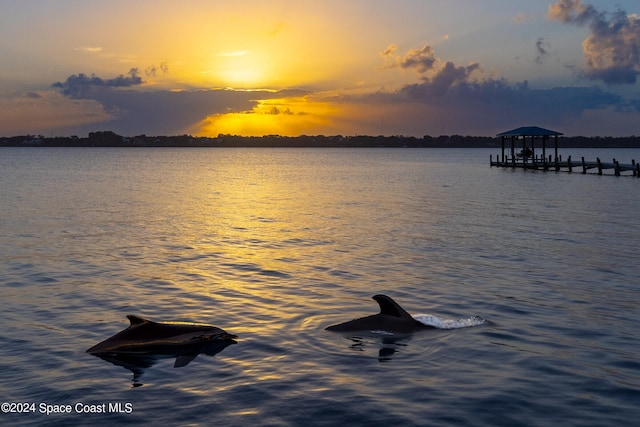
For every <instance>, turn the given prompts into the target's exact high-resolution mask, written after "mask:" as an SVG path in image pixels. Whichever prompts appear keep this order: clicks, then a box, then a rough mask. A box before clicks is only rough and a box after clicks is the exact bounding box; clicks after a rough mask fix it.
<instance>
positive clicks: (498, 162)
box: [489, 155, 640, 178]
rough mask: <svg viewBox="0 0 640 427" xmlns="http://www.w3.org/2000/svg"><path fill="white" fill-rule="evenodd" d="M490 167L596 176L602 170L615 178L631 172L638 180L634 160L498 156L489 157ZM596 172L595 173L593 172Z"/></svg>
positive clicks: (639, 175) (639, 174)
mask: <svg viewBox="0 0 640 427" xmlns="http://www.w3.org/2000/svg"><path fill="white" fill-rule="evenodd" d="M489 163H490V165H491V166H492V167H493V166H497V167H503V168H520V169H532V170H543V171H549V170H553V171H556V172H559V171H564V172H574V171H580V172H582V173H583V174H586V173H588V172H589V171H593V172H592V173H597V174H598V175H603V171H604V170H613V174H614V175H615V176H621V174H622V173H623V172H631V176H634V177H636V178H640V163H637V162H636V161H635V160H631V164H623V163H620V162H619V161H618V160H616V159H613V161H612V162H603V161H601V160H600V158H597V159H596V160H595V161H588V160H585V159H584V157H581V158H580V160H572V159H571V156H569V157H568V158H567V159H566V160H562V156H559V157H557V158H555V159H554V158H552V156H549V157H548V158H546V157H535V156H534V157H518V156H513V157H506V156H505V157H503V158H502V159H501V156H500V155H497V156H496V158H495V159H494V158H493V155H490V156H489ZM595 170H597V172H596V171H595Z"/></svg>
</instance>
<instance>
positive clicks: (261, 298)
mask: <svg viewBox="0 0 640 427" xmlns="http://www.w3.org/2000/svg"><path fill="white" fill-rule="evenodd" d="M577 151H579V152H575V153H566V154H565V156H566V155H568V154H573V155H574V156H581V155H584V156H585V157H586V158H589V159H590V158H595V157H596V156H598V155H599V156H601V157H602V158H603V159H608V158H613V157H615V158H617V159H620V161H623V162H625V163H628V162H630V160H631V159H632V158H635V159H636V160H640V155H639V154H640V153H638V150H609V151H608V152H605V153H602V152H600V151H597V150H577ZM489 154H494V155H495V154H496V152H495V150H484V149H479V150H469V149H467V150H453V149H451V150H439V149H417V150H414V149H356V150H350V149H307V150H303V149H95V148H93V149H91V148H78V149H61V148H50V149H47V148H3V149H1V150H0V200H1V205H0V236H1V239H2V245H1V246H0V260H1V264H0V296H1V300H0V321H1V322H2V323H1V325H2V333H1V334H0V363H1V366H2V369H1V370H0V395H1V397H2V401H3V402H13V403H16V405H14V409H17V407H18V406H17V404H18V403H20V404H22V403H26V404H28V405H27V406H25V407H23V410H25V411H26V412H25V413H15V412H14V413H5V414H2V415H1V419H0V422H1V423H2V424H4V425H42V424H49V425H69V424H73V425H107V424H113V423H127V424H133V425H136V424H148V423H151V422H154V423H159V424H162V425H225V426H242V425H251V424H253V425H273V426H297V425H314V426H315V425H367V426H371V425H403V426H412V425H437V426H446V425H456V426H457V425H465V426H500V425H505V426H506V425H525V426H538V425H545V426H547V425H563V426H584V425H590V426H611V425H633V424H634V423H635V421H636V420H637V419H638V417H640V405H639V403H640V356H639V355H638V354H639V352H638V350H639V349H640V345H639V344H638V343H639V342H640V290H639V287H638V264H639V261H640V255H638V248H639V245H638V235H639V234H640V216H639V215H638V211H639V208H640V197H638V195H639V194H640V180H638V179H636V178H631V177H619V178H617V177H613V176H602V177H600V176H595V175H587V176H583V175H581V174H579V173H578V174H576V173H574V174H567V173H555V172H547V173H544V172H533V171H522V170H517V171H512V170H503V169H498V168H490V167H489V165H488V163H489ZM377 293H384V294H388V295H390V296H391V297H393V298H394V299H396V301H398V302H399V303H400V304H401V305H402V306H403V307H404V308H405V309H406V310H407V311H409V312H410V313H422V314H423V315H427V316H434V317H432V318H431V319H433V318H437V319H439V321H442V322H443V326H447V325H450V326H451V325H452V323H451V322H456V321H459V320H461V319H462V320H464V319H471V318H472V317H473V316H481V317H482V318H484V319H485V320H486V322H485V323H483V324H481V325H479V326H471V327H466V328H452V329H436V330H429V331H426V332H423V333H419V334H414V335H412V336H408V337H388V336H375V335H373V336H363V337H351V338H345V337H343V336H341V335H339V334H335V333H331V332H328V331H325V330H324V328H325V327H326V326H328V325H331V324H334V323H339V322H342V321H346V320H350V319H353V318H355V317H360V316H364V315H369V314H373V313H375V312H377V305H376V303H375V302H374V301H373V300H372V299H371V296H373V295H374V294H377ZM127 314H136V315H139V316H143V317H147V318H149V319H152V320H157V321H170V320H177V321H191V322H201V323H211V324H214V325H216V326H219V327H221V328H223V329H225V330H227V331H228V332H230V333H233V334H236V335H238V337H239V338H238V343H237V344H234V345H231V346H229V347H227V348H224V349H223V350H222V351H220V352H219V353H218V354H216V355H215V356H207V355H205V354H201V355H199V356H198V357H197V358H196V359H195V360H193V361H192V362H191V363H189V364H188V365H187V366H184V367H180V368H174V367H173V365H174V360H172V359H170V358H169V359H159V360H156V361H154V362H153V363H152V366H149V367H147V368H146V369H142V370H141V372H138V373H137V374H136V375H134V374H133V373H132V372H131V371H130V370H128V369H125V368H123V367H122V366H116V365H114V364H112V363H109V362H107V361H104V360H102V359H100V358H97V357H94V356H92V355H89V354H87V353H85V350H86V349H88V348H89V347H91V346H93V345H95V344H96V343H98V342H100V341H102V340H103V339H105V338H107V337H109V336H111V335H113V334H114V333H116V332H118V331H120V330H122V329H124V328H125V327H126V326H127V325H128V322H127V320H126V318H125V315H127ZM453 325H454V326H470V325H456V324H455V323H454V324H453ZM41 404H44V405H52V406H51V408H50V409H51V410H53V409H57V410H64V409H66V408H67V407H65V406H60V405H70V408H71V409H70V410H71V413H70V414H58V413H53V414H49V415H46V414H42V413H41V410H46V408H47V407H46V406H40V405H41ZM78 404H81V405H78ZM103 404H104V410H105V412H106V413H97V414H92V413H83V412H82V411H84V410H100V409H101V408H103V407H102V406H101V405H103ZM118 404H119V405H120V406H117V405H118ZM53 405H59V406H57V407H54V406H53ZM76 405H78V406H76ZM82 405H93V406H82ZM109 405H111V406H109ZM118 409H119V410H121V412H118V411H117V410H118ZM78 411H79V412H80V413H78Z"/></svg>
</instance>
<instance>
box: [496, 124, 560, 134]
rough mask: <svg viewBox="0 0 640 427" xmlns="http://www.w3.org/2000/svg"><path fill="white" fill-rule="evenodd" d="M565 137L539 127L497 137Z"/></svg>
mask: <svg viewBox="0 0 640 427" xmlns="http://www.w3.org/2000/svg"><path fill="white" fill-rule="evenodd" d="M559 135H564V134H563V133H561V132H556V131H555V130H549V129H544V128H541V127H538V126H524V127H520V128H517V129H511V130H509V131H506V132H502V133H499V134H498V135H496V136H559Z"/></svg>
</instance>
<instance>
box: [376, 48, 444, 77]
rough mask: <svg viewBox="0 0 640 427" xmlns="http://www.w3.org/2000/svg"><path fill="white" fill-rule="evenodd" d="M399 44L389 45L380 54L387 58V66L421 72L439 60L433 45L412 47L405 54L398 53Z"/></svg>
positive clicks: (429, 68)
mask: <svg viewBox="0 0 640 427" xmlns="http://www.w3.org/2000/svg"><path fill="white" fill-rule="evenodd" d="M397 50H398V46H396V45H394V44H392V45H389V47H387V48H386V49H385V50H384V51H382V53H381V54H380V56H382V57H383V58H385V61H386V64H385V68H396V67H399V68H404V69H415V70H416V71H418V72H419V73H424V72H426V71H428V70H431V69H432V68H433V67H434V66H435V64H436V62H437V61H438V60H437V58H436V57H435V54H434V51H433V47H431V46H429V45H424V46H423V47H422V48H420V49H410V50H409V51H408V52H407V53H406V54H405V55H404V56H398V55H396V51H397Z"/></svg>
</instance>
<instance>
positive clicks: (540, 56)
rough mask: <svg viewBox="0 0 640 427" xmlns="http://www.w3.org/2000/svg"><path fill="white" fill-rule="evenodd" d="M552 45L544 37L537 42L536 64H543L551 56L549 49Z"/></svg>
mask: <svg viewBox="0 0 640 427" xmlns="http://www.w3.org/2000/svg"><path fill="white" fill-rule="evenodd" d="M550 47H551V45H550V44H549V42H548V41H546V40H545V38H544V37H538V40H536V64H542V63H543V62H544V61H545V60H546V59H547V57H548V56H549V48H550Z"/></svg>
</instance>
